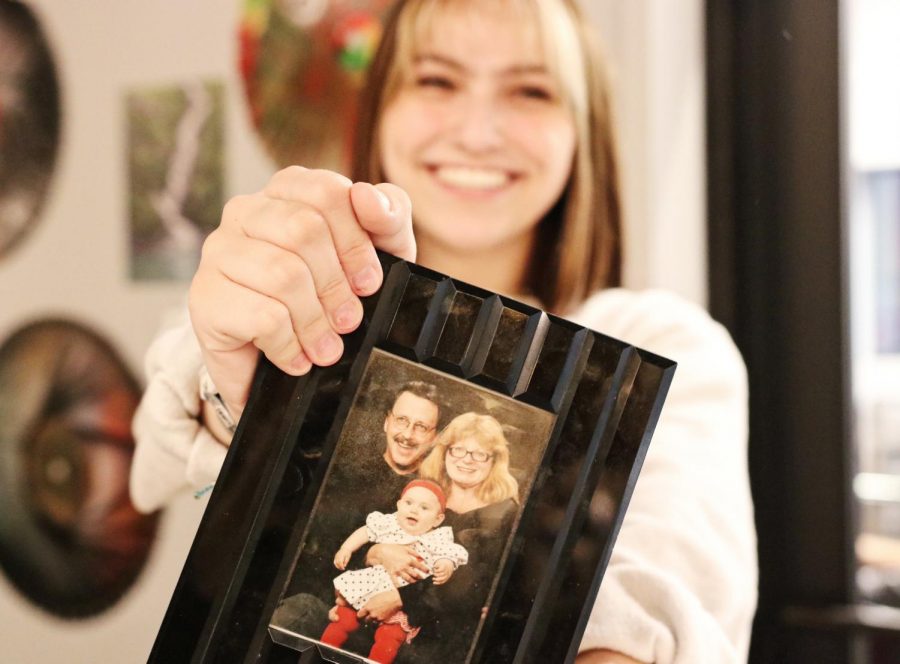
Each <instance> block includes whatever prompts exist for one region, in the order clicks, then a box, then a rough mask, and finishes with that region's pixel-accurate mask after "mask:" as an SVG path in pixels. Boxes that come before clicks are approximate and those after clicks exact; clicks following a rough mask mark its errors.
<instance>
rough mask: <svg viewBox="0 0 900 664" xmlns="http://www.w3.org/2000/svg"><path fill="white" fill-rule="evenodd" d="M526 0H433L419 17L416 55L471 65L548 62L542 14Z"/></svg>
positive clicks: (488, 66) (519, 65)
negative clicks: (440, 0)
mask: <svg viewBox="0 0 900 664" xmlns="http://www.w3.org/2000/svg"><path fill="white" fill-rule="evenodd" d="M529 4H530V3H527V2H519V1H514V0H478V2H477V4H476V2H474V1H462V2H443V3H433V8H431V9H430V10H428V11H422V12H421V13H420V15H419V17H418V20H417V21H416V25H415V30H414V34H413V35H412V39H413V44H412V46H413V48H412V53H411V55H412V56H413V57H414V58H416V59H418V58H423V57H437V58H440V59H443V60H449V61H452V62H457V63H460V64H463V65H466V66H468V67H470V68H479V69H491V70H498V71H502V70H505V69H511V68H535V67H540V68H545V67H546V62H545V59H546V58H545V55H544V48H543V46H542V43H541V32H540V30H539V28H538V25H537V17H536V15H535V14H534V12H533V11H531V10H530V9H529Z"/></svg>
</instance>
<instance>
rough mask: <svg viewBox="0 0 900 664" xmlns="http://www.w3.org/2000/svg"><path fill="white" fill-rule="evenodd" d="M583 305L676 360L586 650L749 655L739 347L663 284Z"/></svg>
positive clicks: (752, 566) (587, 319) (689, 659)
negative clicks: (653, 289) (661, 289)
mask: <svg viewBox="0 0 900 664" xmlns="http://www.w3.org/2000/svg"><path fill="white" fill-rule="evenodd" d="M583 314H584V315H582V316H581V317H580V319H581V322H583V323H584V324H586V325H588V326H590V327H593V328H595V329H599V330H600V331H602V332H605V333H607V334H610V335H612V336H615V337H618V338H621V339H623V340H625V341H628V342H629V343H632V344H635V345H637V346H639V347H642V348H645V349H647V350H650V351H652V352H655V353H658V354H661V355H664V356H666V357H669V358H671V359H673V360H675V361H677V362H678V368H677V370H676V372H675V377H674V379H673V382H672V385H671V388H670V391H669V395H668V398H667V401H666V403H665V405H664V407H663V411H662V414H661V416H660V419H659V423H658V425H657V428H656V431H655V434H654V437H653V439H652V441H651V443H650V448H649V451H648V454H647V457H646V459H645V462H644V466H643V469H642V471H641V474H640V476H639V478H638V481H637V484H636V487H635V490H634V494H633V496H632V499H631V502H630V504H629V507H628V511H627V513H626V516H625V519H624V522H623V524H622V528H621V530H620V532H619V536H618V539H617V541H616V545H615V548H614V550H613V553H612V557H611V559H610V563H609V567H608V568H607V571H606V574H605V576H604V579H603V582H602V584H601V587H600V590H599V594H598V596H597V599H596V602H595V604H594V607H593V611H592V613H591V617H590V620H589V622H588V625H587V628H586V630H585V633H584V636H583V640H582V643H581V650H589V649H594V648H608V649H611V650H616V651H619V652H622V653H624V654H627V655H630V656H631V657H634V658H636V659H638V660H641V661H646V662H654V663H656V664H688V663H690V664H704V663H707V662H708V663H709V664H721V663H730V662H742V661H746V658H747V650H748V647H749V639H750V626H751V622H752V618H753V613H754V610H755V606H756V582H757V570H756V539H755V531H754V525H753V509H752V503H751V498H750V490H749V480H748V475H747V460H746V452H747V449H746V442H747V385H746V371H745V368H744V365H743V362H742V360H741V358H740V355H739V354H738V351H737V349H736V348H735V346H734V344H733V342H732V341H731V338H730V337H729V336H728V334H727V332H726V331H725V330H724V328H722V327H721V326H720V325H718V324H716V323H714V322H713V321H712V319H710V318H709V317H708V315H707V314H706V313H705V312H704V311H703V310H701V309H700V308H698V307H695V306H694V305H691V304H688V303H686V302H683V301H681V300H680V299H678V298H676V297H675V296H673V295H669V294H665V293H662V292H651V293H643V294H635V293H629V292H627V291H610V292H607V293H604V294H601V295H600V296H596V297H595V298H594V299H593V300H592V301H589V302H588V304H587V305H586V308H585V309H584V310H583Z"/></svg>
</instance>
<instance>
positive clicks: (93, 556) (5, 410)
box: [0, 319, 158, 618]
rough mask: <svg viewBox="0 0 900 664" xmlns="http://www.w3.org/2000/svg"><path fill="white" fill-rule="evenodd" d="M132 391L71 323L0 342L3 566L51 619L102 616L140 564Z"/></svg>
mask: <svg viewBox="0 0 900 664" xmlns="http://www.w3.org/2000/svg"><path fill="white" fill-rule="evenodd" d="M140 394H141V390H140V385H139V384H138V382H137V380H136V379H135V378H134V376H133V375H132V374H131V372H130V371H129V370H128V368H127V366H126V365H125V363H124V362H123V361H122V359H121V357H120V356H119V354H118V353H117V352H116V351H115V349H114V348H113V347H112V346H111V345H110V344H109V343H108V342H107V341H105V340H104V339H103V338H101V337H100V336H99V335H98V334H97V333H95V332H94V331H92V330H90V329H88V328H86V327H84V326H82V325H80V324H78V323H74V322H72V321H66V320H56V319H43V320H40V321H36V322H33V323H30V324H27V325H25V326H23V327H21V328H19V329H18V330H16V331H15V332H13V333H12V334H11V335H10V336H8V337H7V338H6V339H5V340H3V341H2V343H0V570H2V572H3V574H4V575H5V576H6V577H7V578H8V579H9V580H10V582H11V583H12V585H13V586H14V587H15V588H16V589H18V590H19V591H20V592H21V593H22V594H23V595H24V596H25V597H27V598H28V599H29V600H30V601H31V602H33V603H34V604H35V605H37V606H40V607H41V608H43V609H44V610H46V611H48V612H50V613H52V614H54V615H56V616H60V617H65V618H87V617H90V616H94V615H97V614H99V613H101V612H102V611H105V610H106V609H108V608H109V607H111V606H113V605H114V604H115V603H116V602H117V601H118V600H119V599H120V598H121V597H122V596H123V595H124V594H125V593H126V592H127V591H128V589H129V588H131V587H132V584H133V583H134V581H135V579H136V578H137V577H138V575H139V574H140V572H141V570H142V569H143V568H144V563H145V562H146V561H147V557H148V555H149V553H150V549H151V547H152V545H153V542H154V539H155V537H156V526H157V517H158V515H156V514H153V515H145V514H139V513H138V512H137V511H136V510H135V509H134V506H133V505H132V504H131V500H130V499H129V497H128V476H129V472H130V468H131V458H132V455H133V453H134V439H133V438H132V435H131V419H132V417H133V416H134V411H135V409H136V408H137V404H138V400H139V399H140Z"/></svg>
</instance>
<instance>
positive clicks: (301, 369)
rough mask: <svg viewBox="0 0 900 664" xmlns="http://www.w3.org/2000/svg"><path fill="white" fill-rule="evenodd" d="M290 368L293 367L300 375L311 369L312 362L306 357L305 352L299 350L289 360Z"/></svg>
mask: <svg viewBox="0 0 900 664" xmlns="http://www.w3.org/2000/svg"><path fill="white" fill-rule="evenodd" d="M291 369H293V370H294V372H296V374H297V375H298V376H302V375H303V374H305V373H307V372H308V371H309V370H310V369H312V362H310V361H309V358H308V357H306V353H304V352H303V351H302V350H301V351H300V354H299V355H297V357H295V358H294V359H293V360H291Z"/></svg>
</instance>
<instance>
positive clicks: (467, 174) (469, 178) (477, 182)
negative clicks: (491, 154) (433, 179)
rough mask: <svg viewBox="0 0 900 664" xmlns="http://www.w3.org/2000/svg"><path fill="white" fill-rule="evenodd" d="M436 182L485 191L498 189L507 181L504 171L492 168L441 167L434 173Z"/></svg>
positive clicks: (507, 176) (507, 177)
mask: <svg viewBox="0 0 900 664" xmlns="http://www.w3.org/2000/svg"><path fill="white" fill-rule="evenodd" d="M435 174H436V175H437V178H438V180H440V181H441V182H443V183H444V184H448V185H450V186H451V187H457V188H458V189H476V190H479V191H487V190H489V189H499V188H500V187H502V186H503V185H505V184H506V183H507V182H508V181H509V175H508V174H507V173H506V171H500V170H496V169H493V168H490V169H489V168H464V167H460V166H443V167H440V168H438V169H437V170H436V171H435Z"/></svg>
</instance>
